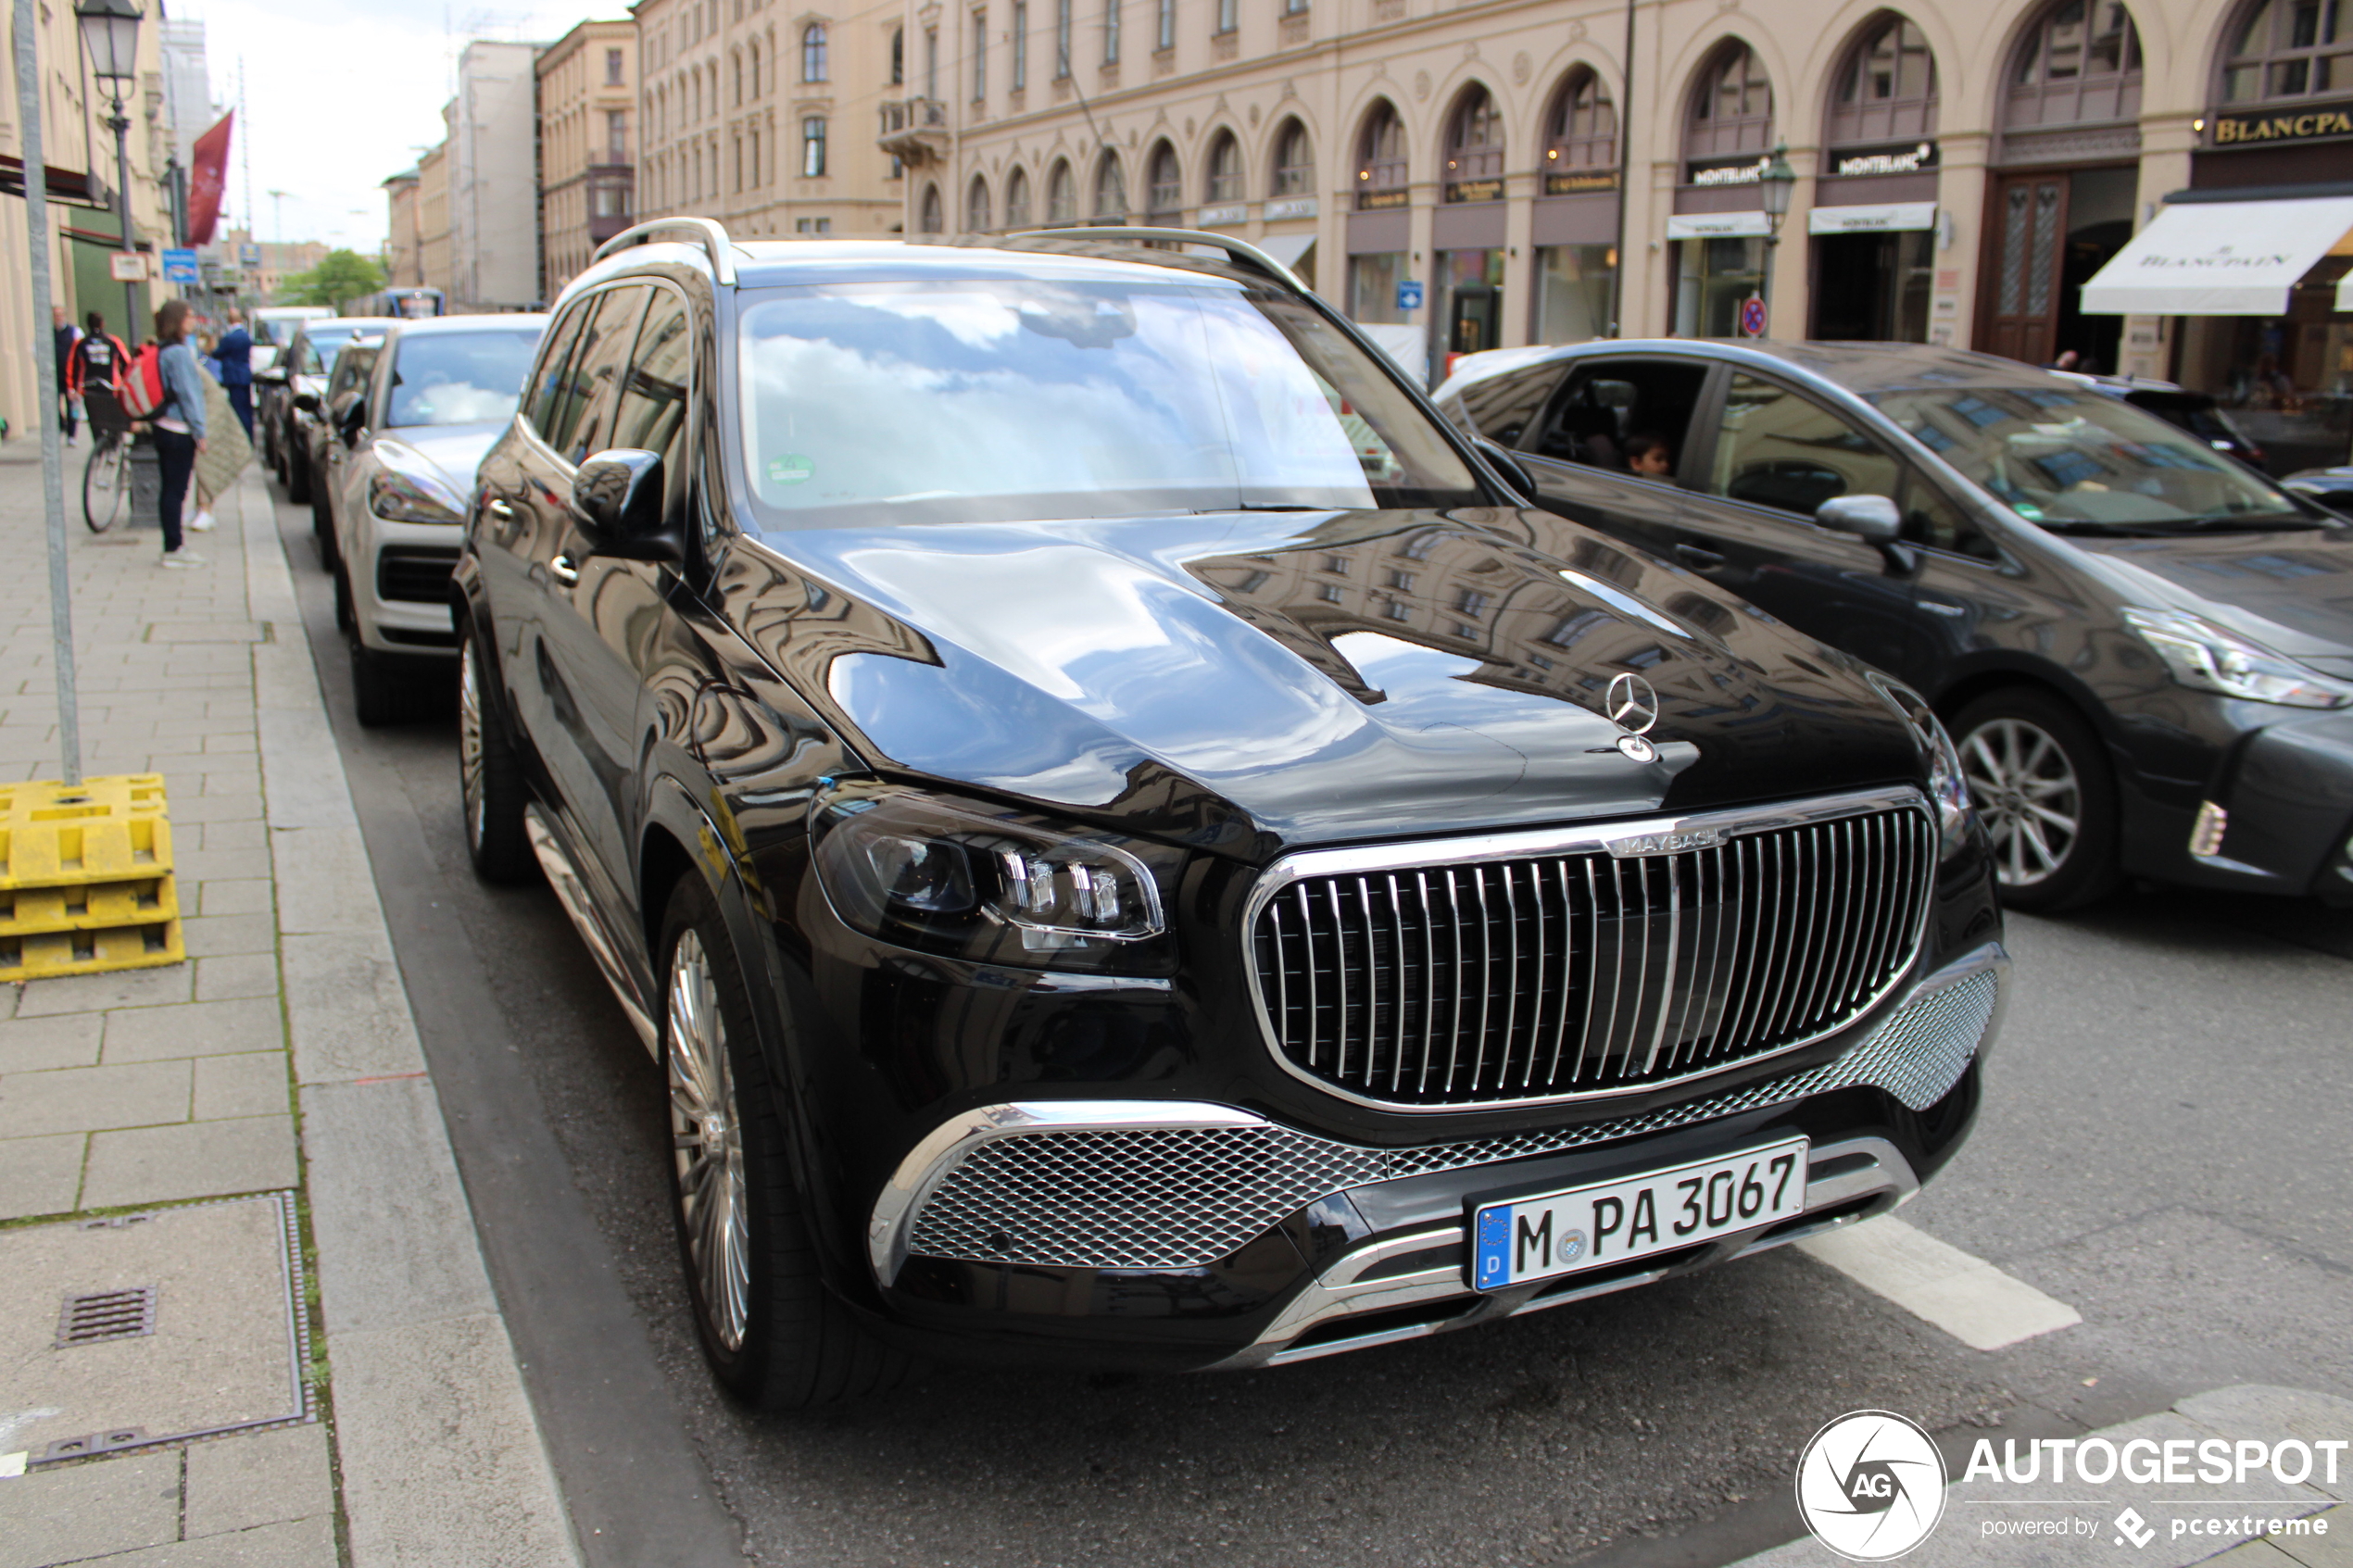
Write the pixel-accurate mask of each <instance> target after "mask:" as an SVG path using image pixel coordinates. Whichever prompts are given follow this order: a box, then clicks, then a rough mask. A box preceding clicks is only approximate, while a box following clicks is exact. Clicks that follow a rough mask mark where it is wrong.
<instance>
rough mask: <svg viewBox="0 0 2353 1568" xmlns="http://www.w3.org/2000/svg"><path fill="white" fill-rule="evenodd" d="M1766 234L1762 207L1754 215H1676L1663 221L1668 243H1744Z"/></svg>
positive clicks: (1746, 213)
mask: <svg viewBox="0 0 2353 1568" xmlns="http://www.w3.org/2000/svg"><path fill="white" fill-rule="evenodd" d="M1768 232H1770V230H1769V229H1768V227H1767V225H1766V222H1765V211H1764V209H1763V208H1762V207H1759V208H1758V209H1757V210H1756V211H1755V212H1679V213H1677V214H1675V216H1673V217H1672V218H1669V219H1668V220H1667V238H1668V239H1670V240H1730V239H1744V238H1746V237H1748V236H1749V235H1752V234H1755V235H1760V236H1761V235H1763V234H1766V233H1768Z"/></svg>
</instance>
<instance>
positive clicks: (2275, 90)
mask: <svg viewBox="0 0 2353 1568" xmlns="http://www.w3.org/2000/svg"><path fill="white" fill-rule="evenodd" d="M2347 91H2353V4H2347V0H2259V4H2257V6H2255V8H2254V9H2253V10H2252V11H2250V12H2248V13H2247V17H2246V20H2245V21H2244V22H2242V23H2240V24H2239V27H2238V29H2237V31H2234V32H2233V34H2232V35H2231V51H2230V54H2229V56H2227V58H2226V60H2225V61H2224V64H2223V67H2222V97H2223V100H2224V101H2225V102H2228V103H2233V104H2246V103H2260V102H2268V101H2272V100H2277V99H2282V98H2302V97H2309V96H2312V95H2314V94H2322V93H2344V92H2347Z"/></svg>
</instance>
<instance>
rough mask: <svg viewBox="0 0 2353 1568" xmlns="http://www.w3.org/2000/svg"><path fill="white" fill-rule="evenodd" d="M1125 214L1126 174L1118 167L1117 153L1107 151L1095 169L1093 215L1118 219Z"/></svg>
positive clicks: (1100, 217) (1098, 218)
mask: <svg viewBox="0 0 2353 1568" xmlns="http://www.w3.org/2000/svg"><path fill="white" fill-rule="evenodd" d="M1126 216H1127V176H1126V174H1125V173H1123V172H1122V171H1121V169H1120V167H1119V155H1118V154H1117V153H1110V152H1107V153H1105V154H1104V155H1103V161H1102V162H1101V164H1100V165H1098V166H1097V168H1096V169H1095V217H1096V219H1097V220H1104V219H1109V220H1113V221H1114V222H1115V221H1118V220H1122V219H1125V218H1126Z"/></svg>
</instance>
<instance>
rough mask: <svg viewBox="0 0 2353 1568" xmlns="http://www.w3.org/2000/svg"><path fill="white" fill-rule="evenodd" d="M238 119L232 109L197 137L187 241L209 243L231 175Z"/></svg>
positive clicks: (189, 199) (190, 242) (190, 172)
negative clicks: (232, 130) (232, 139)
mask: <svg viewBox="0 0 2353 1568" xmlns="http://www.w3.org/2000/svg"><path fill="white" fill-rule="evenodd" d="M236 118H237V111H236V110H234V109H231V110H230V111H229V112H228V113H227V114H225V115H222V116H221V117H220V124H218V125H216V126H214V127H213V128H212V129H211V130H209V131H208V132H205V133H204V134H203V135H201V136H199V137H197V138H196V151H195V168H193V169H190V170H189V171H188V243H189V244H190V245H210V244H211V243H212V230H213V226H214V225H215V224H216V223H218V222H220V186H221V182H223V181H225V180H226V179H227V178H228V177H229V132H230V127H231V125H232V124H233V122H234V121H235V119H236Z"/></svg>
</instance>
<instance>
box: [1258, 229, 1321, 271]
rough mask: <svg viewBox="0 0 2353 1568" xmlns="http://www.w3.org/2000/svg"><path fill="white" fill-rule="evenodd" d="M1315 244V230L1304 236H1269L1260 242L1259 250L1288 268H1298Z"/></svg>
mask: <svg viewBox="0 0 2353 1568" xmlns="http://www.w3.org/2000/svg"><path fill="white" fill-rule="evenodd" d="M1314 244H1315V231H1314V230H1312V229H1311V230H1310V231H1308V232H1306V233H1304V234H1269V235H1267V236H1266V237H1265V239H1263V240H1261V241H1259V242H1258V248H1259V249H1261V250H1263V251H1265V253H1266V254H1267V255H1269V256H1271V257H1274V258H1275V259H1276V260H1277V261H1279V262H1281V263H1282V264H1283V265H1284V266H1286V267H1296V266H1298V265H1299V258H1300V257H1302V256H1305V255H1306V254H1307V251H1308V247H1309V246H1311V245H1314Z"/></svg>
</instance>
